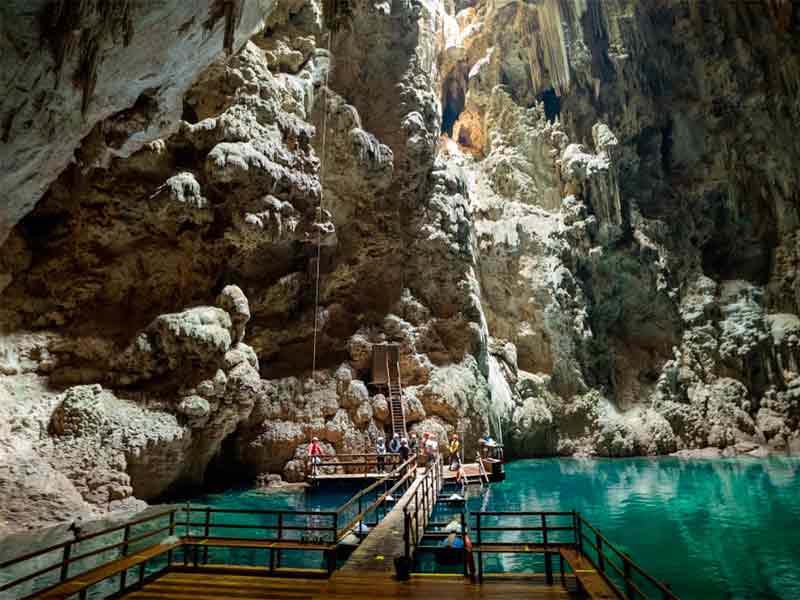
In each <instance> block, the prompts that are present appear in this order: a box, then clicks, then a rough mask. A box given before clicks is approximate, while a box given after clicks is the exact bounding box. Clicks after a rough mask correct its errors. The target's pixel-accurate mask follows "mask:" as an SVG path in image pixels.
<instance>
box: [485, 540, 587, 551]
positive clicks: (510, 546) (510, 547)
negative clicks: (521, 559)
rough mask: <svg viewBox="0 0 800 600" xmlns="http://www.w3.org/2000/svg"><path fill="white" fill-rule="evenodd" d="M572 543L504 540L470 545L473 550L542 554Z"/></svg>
mask: <svg viewBox="0 0 800 600" xmlns="http://www.w3.org/2000/svg"><path fill="white" fill-rule="evenodd" d="M572 547H573V544H570V543H558V542H554V543H551V544H547V545H546V546H545V545H544V544H524V543H518V544H515V543H506V542H483V543H481V544H474V545H473V546H472V551H473V552H503V553H509V554H544V553H545V552H554V553H555V552H559V551H560V550H564V549H570V548H572Z"/></svg>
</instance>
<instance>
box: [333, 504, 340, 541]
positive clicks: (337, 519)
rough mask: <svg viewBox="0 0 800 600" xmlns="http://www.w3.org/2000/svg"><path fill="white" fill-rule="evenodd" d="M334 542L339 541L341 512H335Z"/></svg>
mask: <svg viewBox="0 0 800 600" xmlns="http://www.w3.org/2000/svg"><path fill="white" fill-rule="evenodd" d="M332 541H333V543H334V544H335V543H336V542H338V541H339V513H338V512H335V513H333V540H332Z"/></svg>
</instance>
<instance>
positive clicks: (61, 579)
mask: <svg viewBox="0 0 800 600" xmlns="http://www.w3.org/2000/svg"><path fill="white" fill-rule="evenodd" d="M354 456H356V455H354ZM360 456H365V457H366V456H369V455H367V454H364V455H360ZM386 460H387V462H388V463H390V464H393V465H397V466H396V467H395V469H394V470H393V471H391V472H390V473H389V475H398V474H400V473H403V475H402V477H400V478H399V479H398V481H396V482H395V483H394V485H393V486H392V487H391V488H390V489H389V490H387V491H384V493H383V494H381V495H379V496H378V497H377V498H376V499H375V500H374V501H373V502H371V503H370V505H369V506H368V507H367V509H365V510H360V511H359V514H358V515H357V517H358V518H359V519H363V517H364V516H365V515H366V514H368V513H370V512H372V511H374V510H375V509H376V508H378V507H379V506H380V505H381V504H382V503H384V502H385V501H386V498H387V497H388V496H389V495H390V494H392V493H394V492H395V491H396V490H397V489H399V488H400V486H402V485H405V484H407V482H408V481H409V480H410V479H411V478H413V477H415V476H416V461H417V456H416V455H414V456H411V457H409V458H408V459H407V460H406V461H404V462H402V463H400V456H399V455H386ZM386 481H387V480H386V479H385V478H384V479H381V480H379V481H377V482H375V483H374V484H373V485H371V486H369V487H368V488H366V489H364V490H362V491H360V492H359V493H358V494H357V495H356V496H354V497H353V498H351V499H350V500H348V502H346V503H344V504H343V505H342V506H340V507H339V508H337V509H336V510H329V511H315V510H261V509H254V510H249V509H236V508H217V507H210V506H193V505H186V506H177V505H173V506H172V507H170V508H169V509H167V510H162V511H159V512H156V513H153V514H149V515H146V516H143V517H139V518H137V519H133V520H131V521H126V522H122V523H119V524H117V525H113V526H110V527H106V528H104V529H101V530H99V531H95V532H92V533H89V534H86V535H81V536H77V537H75V538H73V539H69V540H65V541H64V542H61V543H59V544H53V545H51V546H47V547H45V548H41V549H39V550H34V551H31V552H27V553H25V554H22V555H20V556H17V557H15V558H11V559H8V560H5V561H4V562H2V563H0V568H1V569H7V568H9V567H12V566H14V565H20V564H22V563H24V562H26V561H29V560H32V559H36V558H38V557H41V556H44V555H46V554H50V553H54V552H59V551H61V553H62V554H61V557H60V558H55V557H54V558H53V563H52V564H49V565H47V566H46V567H44V568H41V569H37V570H36V571H34V572H32V573H27V574H24V575H21V576H19V577H16V578H15V579H13V580H11V581H8V582H5V583H0V592H4V591H6V590H10V589H12V588H16V587H17V586H19V585H21V584H24V583H27V582H30V581H31V580H34V579H36V578H38V577H41V576H43V575H46V574H48V573H51V572H53V571H57V570H59V569H60V570H61V574H60V576H58V577H57V581H56V585H58V584H63V583H65V582H67V581H71V580H73V579H75V578H76V577H80V576H81V574H76V575H73V576H70V573H69V570H70V569H69V567H70V565H73V564H75V563H78V562H80V561H82V560H85V559H87V558H91V557H93V556H97V555H102V554H103V553H106V552H109V551H116V553H115V556H114V558H109V559H108V560H105V561H101V566H102V565H106V564H111V563H113V562H114V561H116V560H119V559H120V558H122V557H123V556H125V555H127V553H128V549H129V548H130V547H131V546H132V545H134V544H139V543H141V542H142V541H144V540H146V539H148V538H153V537H154V536H157V535H160V534H164V533H166V532H169V534H170V535H174V534H175V530H176V528H177V527H183V528H185V534H186V536H185V537H184V538H181V539H184V540H186V541H187V542H189V541H190V540H193V539H196V538H197V536H190V535H189V533H190V530H191V529H198V528H199V529H202V530H203V535H201V536H200V537H201V538H205V539H210V540H214V539H217V540H220V539H251V538H245V537H235V536H234V537H233V538H231V537H230V536H226V537H223V538H220V537H215V536H212V535H210V533H212V530H214V529H223V530H225V529H227V530H229V531H231V532H232V530H233V531H235V530H261V531H264V532H275V531H277V532H278V534H277V536H274V537H273V536H270V537H267V538H266V539H268V540H272V539H275V541H278V542H280V541H287V542H291V541H293V540H292V539H291V538H286V537H284V533H288V532H296V531H303V532H314V533H319V532H322V535H315V536H313V538H315V539H310V540H304V543H307V544H309V545H312V546H313V545H317V544H318V545H319V546H320V549H321V550H324V551H326V552H327V551H328V549H329V548H330V545H331V544H333V543H336V542H338V541H339V540H340V538H341V537H342V535H343V533H346V531H348V530H349V528H351V527H352V524H350V525H349V526H348V527H346V528H343V527H340V526H339V523H340V521H341V520H343V516H344V515H343V513H344V511H345V510H347V509H348V508H349V507H351V506H352V505H353V504H354V503H355V502H359V501H360V500H361V499H363V497H364V496H366V494H368V493H370V492H372V491H374V490H375V489H376V488H377V487H378V486H379V485H381V484H383V485H385V484H386ZM384 489H385V488H384ZM197 514H201V515H204V517H205V518H204V519H203V520H193V519H192V517H193V516H194V515H197ZM179 515H180V516H182V517H183V519H178V518H176V516H179ZM212 515H253V516H262V517H263V516H266V517H270V516H272V517H275V519H276V522H269V523H264V524H249V523H233V522H230V521H226V520H218V521H216V522H213V521H212V520H211V516H212ZM167 516H169V524H168V525H164V526H162V527H157V528H155V529H153V530H150V531H146V532H142V533H137V534H136V535H135V536H131V529H132V528H133V527H135V526H137V525H144V524H146V523H150V522H154V521H156V520H157V519H162V518H164V517H167ZM308 517H315V518H322V519H330V522H329V523H330V524H322V525H320V524H319V523H314V524H302V523H297V522H296V521H292V519H293V518H294V519H298V518H300V519H303V518H305V519H307V518H308ZM117 532H124V536H123V538H122V540H119V539H118V538H117V539H113V540H109V543H102V545H101V546H100V547H98V548H96V549H93V550H87V551H85V552H83V553H81V554H78V555H75V554H74V553H73V552H72V551H73V549H74V548H75V547H76V545H77V544H80V543H82V542H85V541H87V540H92V539H99V538H101V537H102V536H105V535H109V534H114V533H117ZM326 534H330V537H331V538H332V539H330V540H324V539H322V538H325V537H328V536H327V535H326ZM340 534H341V535H340ZM267 535H269V533H267ZM104 541H105V540H104ZM159 543H160V542H158V541H157V542H155V543H152V544H150V545H148V546H146V547H144V548H141V549H140V550H137V551H143V550H146V549H149V548H153V547H155V546H157V545H158V544H159ZM204 550H205V549H204ZM206 551H207V550H206ZM276 551H277V552H279V550H276ZM169 553H170V555H171V553H172V550H169ZM170 562H171V558H170ZM278 562H280V558H278ZM83 572H84V570H81V573H83ZM51 583H52V581H48V584H51ZM123 583H124V579H123ZM34 585H35V584H34ZM41 591H42V590H41V589H39V590H38V591H37V593H39V592H41Z"/></svg>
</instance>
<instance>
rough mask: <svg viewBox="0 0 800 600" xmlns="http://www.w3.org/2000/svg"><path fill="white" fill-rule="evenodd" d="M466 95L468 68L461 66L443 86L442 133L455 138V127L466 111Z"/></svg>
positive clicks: (454, 70) (450, 75) (452, 72)
mask: <svg viewBox="0 0 800 600" xmlns="http://www.w3.org/2000/svg"><path fill="white" fill-rule="evenodd" d="M466 95H467V71H466V66H465V65H459V66H457V67H456V68H454V69H453V70H452V71H451V72H450V74H449V75H448V76H447V78H446V79H445V80H444V84H443V85H442V133H445V134H447V135H448V136H450V137H453V127H454V126H455V124H456V121H458V117H460V116H461V113H462V112H463V111H464V103H465V101H466Z"/></svg>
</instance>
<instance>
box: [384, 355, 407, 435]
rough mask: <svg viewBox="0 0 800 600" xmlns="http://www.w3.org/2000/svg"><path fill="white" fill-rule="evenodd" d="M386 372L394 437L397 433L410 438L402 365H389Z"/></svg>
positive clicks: (397, 363)
mask: <svg viewBox="0 0 800 600" xmlns="http://www.w3.org/2000/svg"><path fill="white" fill-rule="evenodd" d="M392 367H393V368H392ZM386 372H387V374H388V379H389V412H390V414H391V419H392V435H394V434H395V433H397V434H399V435H400V437H408V432H407V431H406V414H405V411H404V410H403V388H402V387H401V385H400V363H399V362H396V363H394V365H390V364H387V365H386Z"/></svg>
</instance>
